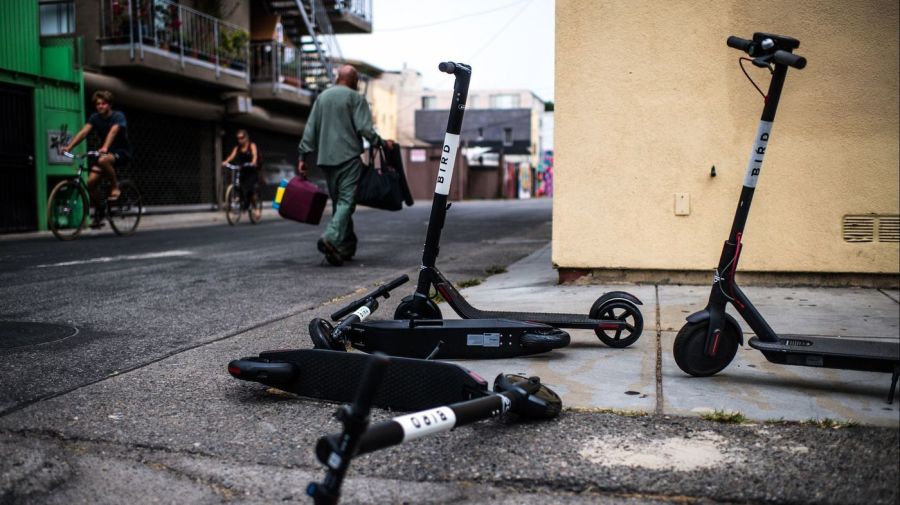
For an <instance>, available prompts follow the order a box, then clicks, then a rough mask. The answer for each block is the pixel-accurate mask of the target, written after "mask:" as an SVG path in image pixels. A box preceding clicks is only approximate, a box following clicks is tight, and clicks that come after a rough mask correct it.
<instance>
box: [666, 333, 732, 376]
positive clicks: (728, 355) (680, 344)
mask: <svg viewBox="0 0 900 505" xmlns="http://www.w3.org/2000/svg"><path fill="white" fill-rule="evenodd" d="M708 328H709V321H702V322H699V323H687V324H685V325H684V326H682V327H681V330H680V331H679V332H678V335H677V336H676V337H675V345H674V346H673V348H672V354H673V355H674V356H675V363H677V364H678V368H680V369H681V370H683V371H684V372H685V373H687V374H690V375H693V376H694V377H708V376H710V375H715V374H717V373H719V372H720V371H722V369H724V368H725V367H727V366H728V364H729V363H731V360H733V359H734V356H735V354H737V349H738V333H737V332H736V331H735V329H734V328H732V326H731V323H730V322H728V323H726V324H725V328H724V329H723V330H722V334H721V336H720V337H719V347H718V349H717V351H716V355H715V356H707V354H706V351H705V349H706V332H707V331H708Z"/></svg>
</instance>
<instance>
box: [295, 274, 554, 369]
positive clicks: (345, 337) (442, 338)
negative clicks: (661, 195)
mask: <svg viewBox="0 0 900 505" xmlns="http://www.w3.org/2000/svg"><path fill="white" fill-rule="evenodd" d="M408 280H409V277H407V276H406V275H403V276H401V277H398V278H397V279H394V280H393V281H391V282H389V283H388V284H385V285H384V286H382V287H380V288H378V289H376V290H374V291H372V292H371V293H368V294H367V295H365V296H363V297H362V298H360V299H358V300H355V301H353V302H351V303H349V304H348V305H347V306H345V307H343V308H341V309H340V310H338V311H336V312H335V313H334V314H332V315H331V319H332V320H334V321H340V322H338V323H337V325H335V326H332V325H331V323H329V322H328V321H326V320H324V319H321V318H316V319H313V320H312V321H310V323H309V335H310V338H311V339H312V341H313V345H315V347H316V348H317V349H330V350H333V351H343V350H346V349H347V348H348V347H354V348H356V349H359V350H361V351H364V352H368V353H373V352H382V353H384V354H389V355H391V356H403V357H410V358H425V359H432V358H434V359H437V358H441V359H488V358H512V357H516V356H527V355H531V354H539V353H543V352H547V351H550V350H553V349H558V348H560V347H565V346H566V345H568V344H569V334H568V333H566V332H565V331H563V330H560V329H559V328H554V327H552V326H548V325H545V324H538V323H529V322H525V321H513V320H505V319H448V320H442V319H421V320H419V319H409V320H405V321H404V320H390V321H371V322H367V321H365V320H366V318H367V317H368V316H369V315H371V314H372V312H374V311H375V310H376V309H377V308H378V299H379V298H387V297H389V296H390V292H391V290H392V289H395V288H396V287H397V286H400V285H401V284H403V283H405V282H406V281H408Z"/></svg>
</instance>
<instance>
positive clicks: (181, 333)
mask: <svg viewBox="0 0 900 505" xmlns="http://www.w3.org/2000/svg"><path fill="white" fill-rule="evenodd" d="M429 210H430V207H429V206H428V205H427V202H426V203H425V204H419V205H417V206H413V207H412V208H408V209H406V210H404V211H402V212H396V213H388V212H378V211H371V210H363V211H361V212H358V213H357V214H356V219H355V224H356V230H357V235H358V237H359V240H360V246H359V251H358V254H357V257H356V258H355V260H354V261H352V262H350V263H348V264H347V265H346V266H344V267H340V268H335V267H331V266H329V265H327V264H326V263H325V262H323V260H322V255H321V254H320V253H319V252H318V251H317V250H316V245H315V243H316V239H317V238H318V235H319V234H320V233H321V231H322V229H323V228H324V226H325V225H324V222H325V220H323V224H320V225H319V226H318V227H314V226H309V225H302V224H298V223H293V222H290V221H286V220H282V219H280V218H278V217H275V216H271V217H270V216H267V218H266V219H264V220H263V221H262V222H261V223H260V224H258V225H255V226H254V225H250V224H249V222H247V221H246V216H245V220H244V222H243V223H240V224H239V226H237V227H230V226H227V225H222V224H215V225H213V226H195V227H186V228H177V229H156V230H148V231H143V230H139V231H138V233H137V234H135V235H134V236H131V237H127V238H120V237H117V236H115V235H113V234H112V232H111V231H109V230H108V229H107V230H105V231H100V232H97V233H93V234H89V235H86V236H83V237H80V238H78V239H77V240H75V241H73V242H66V243H62V242H58V241H56V239H54V238H53V237H52V236H47V235H43V236H41V237H36V238H27V239H20V240H4V241H0V286H2V288H0V321H19V322H41V323H52V324H59V325H65V326H69V327H74V328H77V334H75V335H74V336H71V337H69V338H66V339H64V340H60V341H54V342H48V343H44V344H41V345H22V346H17V347H15V348H3V347H9V346H11V345H16V344H18V342H7V346H4V345H3V341H2V340H0V384H3V387H2V389H0V414H2V413H5V412H9V411H11V410H15V409H17V408H19V407H21V406H23V405H27V404H29V403H30V402H33V401H35V400H37V399H40V398H46V397H48V396H52V395H55V394H59V393H60V392H65V391H70V390H72V389H73V388H76V387H79V386H81V385H84V384H88V383H91V382H94V381H97V380H99V379H102V378H104V377H108V376H110V375H113V374H117V373H121V372H123V371H127V370H131V369H134V368H137V367H140V366H142V365H145V364H147V363H151V362H153V361H155V360H158V359H161V358H164V357H166V356H170V355H172V354H173V353H177V352H180V351H183V350H185V349H189V348H191V347H195V346H197V345H202V344H204V343H208V342H212V341H215V340H218V339H222V338H227V337H229V336H233V335H237V334H240V333H243V332H245V331H247V330H248V329H250V328H255V327H258V326H260V325H264V324H267V323H271V322H273V321H278V320H281V319H284V318H285V317H287V316H290V315H293V314H297V313H299V312H301V311H304V310H309V309H311V308H314V307H317V306H320V305H322V304H323V303H324V302H327V301H328V300H331V299H333V298H336V297H341V296H344V295H347V294H349V293H353V292H354V291H356V290H357V289H360V288H372V287H373V286H374V285H375V284H376V283H380V282H383V281H385V280H388V279H392V278H395V277H396V276H398V275H400V274H401V273H409V274H411V275H412V274H414V273H415V271H416V267H417V266H418V265H419V264H420V263H421V257H422V244H423V243H424V236H425V227H426V224H427V220H428V212H429ZM326 219H327V217H326ZM549 221H550V205H549V202H548V201H538V200H535V201H533V202H525V203H524V204H516V205H509V204H504V203H503V202H483V203H477V202H476V203H470V204H465V205H457V206H455V207H453V208H452V210H451V212H450V218H449V219H448V222H447V225H446V228H445V230H444V233H443V243H442V245H443V248H442V250H443V253H442V256H441V258H440V263H439V265H440V267H441V268H442V270H444V271H445V273H446V274H447V275H448V277H450V278H451V279H456V280H458V281H462V280H465V279H471V278H476V277H484V276H486V275H487V274H486V273H485V269H486V268H488V267H490V266H492V265H505V264H509V263H510V262H511V261H513V260H515V259H518V258H521V257H523V256H525V255H526V254H528V253H530V252H531V251H533V250H534V249H536V248H537V247H539V246H540V245H542V244H544V243H546V242H547V240H549V236H550V224H549ZM499 223H502V225H499ZM486 237H487V238H486ZM412 290H413V286H412V284H411V283H410V284H408V285H406V286H403V287H401V288H399V291H400V292H401V293H403V292H405V293H409V292H412ZM28 342H31V341H29V340H26V341H25V342H24V343H26V344H27V343H28Z"/></svg>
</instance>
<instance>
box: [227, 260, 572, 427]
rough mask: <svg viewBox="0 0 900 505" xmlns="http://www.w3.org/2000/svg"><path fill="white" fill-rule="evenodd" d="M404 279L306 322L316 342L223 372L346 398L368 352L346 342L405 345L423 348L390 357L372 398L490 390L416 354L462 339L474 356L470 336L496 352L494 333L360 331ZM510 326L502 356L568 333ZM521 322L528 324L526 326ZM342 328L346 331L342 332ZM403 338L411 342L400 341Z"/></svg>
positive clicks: (406, 400) (465, 373)
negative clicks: (334, 322) (348, 349)
mask: <svg viewBox="0 0 900 505" xmlns="http://www.w3.org/2000/svg"><path fill="white" fill-rule="evenodd" d="M408 280H409V277H407V276H405V275H404V276H401V277H399V278H397V279H395V280H393V281H391V282H390V283H388V284H385V285H384V286H381V287H379V288H377V289H375V290H374V291H372V292H370V293H368V294H366V295H365V296H363V297H362V298H360V299H358V300H355V301H353V302H351V303H349V304H348V305H347V306H346V307H343V308H342V309H340V310H338V311H337V312H335V313H334V314H332V317H334V318H335V319H338V318H341V317H343V320H342V321H341V322H340V323H338V324H337V326H336V327H332V326H331V324H330V323H328V321H325V320H324V319H314V320H313V321H311V322H310V336H311V337H312V340H313V343H314V344H315V346H316V347H317V349H294V350H281V351H267V352H263V353H261V354H260V355H259V356H255V357H247V358H241V359H236V360H232V361H231V362H230V363H228V373H230V374H231V375H232V376H233V377H235V378H237V379H241V380H246V381H252V382H259V383H262V384H265V385H267V386H271V387H274V388H278V389H281V390H282V391H288V392H291V393H295V394H297V395H300V396H305V397H309V398H318V399H321V400H329V401H337V402H348V401H351V400H352V399H353V398H354V394H355V393H356V391H357V389H359V387H360V373H361V371H362V370H363V369H364V367H365V366H366V363H368V362H369V360H370V356H369V355H368V354H362V353H355V352H346V346H347V345H348V344H350V345H353V346H355V347H358V348H360V349H362V350H365V351H368V352H376V351H379V350H385V351H392V350H395V351H397V352H398V354H404V352H405V353H406V354H410V353H409V349H413V350H418V349H422V350H423V352H422V354H421V355H420V356H415V357H414V358H405V357H392V358H391V362H392V365H391V367H390V370H389V371H388V372H387V374H386V376H385V377H384V387H382V388H380V389H378V391H377V394H375V398H374V400H373V405H375V406H377V407H381V408H387V409H395V410H401V411H410V410H420V409H427V408H432V407H436V406H438V405H446V404H450V403H456V402H461V401H465V400H469V399H472V398H480V397H482V396H484V395H486V394H488V392H487V381H485V380H484V379H482V378H481V377H479V376H478V374H476V373H474V372H472V371H470V370H467V369H465V368H463V367H461V366H459V365H455V364H453V363H446V362H443V361H434V360H431V359H415V358H418V357H422V356H425V355H426V354H429V353H428V352H426V351H425V349H428V351H430V355H429V356H428V357H429V358H434V357H444V356H445V352H446V351H448V350H450V349H452V348H453V347H454V345H461V344H460V342H462V343H471V344H473V345H469V346H467V348H466V355H468V356H472V355H473V354H476V353H477V351H473V349H477V348H478V347H479V346H475V345H474V344H475V343H476V342H475V341H476V340H477V341H478V342H477V343H479V344H480V347H482V348H484V349H486V352H487V353H492V352H496V351H492V349H495V348H496V347H499V344H498V345H497V346H492V345H485V341H488V340H491V339H492V335H495V334H487V335H485V334H481V335H479V334H478V333H477V330H476V329H473V330H472V334H471V335H467V334H466V333H465V332H464V328H463V329H460V327H457V329H456V330H454V331H453V332H451V333H450V334H449V335H447V334H441V333H435V332H434V330H431V331H426V332H424V333H421V332H420V330H419V329H417V328H419V327H416V326H413V327H411V329H408V330H403V331H401V332H399V333H398V332H397V331H396V329H395V330H393V331H391V332H388V333H386V334H381V333H377V332H373V331H369V330H366V327H365V323H363V321H364V320H365V318H366V317H368V315H369V314H371V313H372V312H374V311H375V310H376V309H377V308H378V298H387V297H389V296H390V291H391V290H392V289H394V288H396V287H397V286H399V285H401V284H403V283H404V282H406V281H408ZM421 322H424V321H421ZM439 322H440V321H439ZM457 322H460V321H457ZM388 323H402V322H401V321H388ZM443 323H451V324H450V326H453V324H452V323H453V322H452V321H443ZM501 323H503V322H502V321H501ZM515 325H519V326H515ZM508 326H509V327H513V329H514V330H515V331H514V332H511V333H513V334H514V335H515V338H513V337H511V336H510V334H509V333H506V334H504V335H505V337H503V338H500V337H498V339H497V341H498V342H500V341H503V342H506V343H509V344H511V343H512V342H515V343H516V344H517V348H516V349H511V348H512V347H513V346H512V345H506V347H507V348H510V349H509V350H504V351H501V352H502V353H504V354H507V355H509V354H511V353H518V355H522V354H527V353H534V352H545V351H549V350H550V349H553V348H555V347H562V346H565V345H567V344H568V343H569V335H568V334H567V333H565V332H564V331H562V330H559V329H557V328H553V327H550V326H543V325H530V326H528V323H522V322H519V321H511V322H508ZM524 328H528V330H529V331H524ZM491 331H496V329H493V330H491ZM540 332H543V333H540ZM346 335H349V337H345V336H346ZM442 335H443V337H442ZM429 337H430V338H429ZM469 337H471V338H469ZM435 338H444V339H446V340H447V341H448V342H450V345H448V346H444V345H443V342H442V341H440V340H437V345H435V344H434V342H435ZM460 339H462V340H460ZM467 341H468V342H467ZM422 342H430V343H429V344H428V345H434V347H436V349H429V348H428V346H425V347H416V346H417V345H421V343H422ZM398 343H399V345H398ZM379 344H382V345H379ZM405 345H408V346H409V347H408V348H406V347H404V346H405ZM446 354H448V355H453V353H446Z"/></svg>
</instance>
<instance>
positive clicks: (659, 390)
mask: <svg viewBox="0 0 900 505" xmlns="http://www.w3.org/2000/svg"><path fill="white" fill-rule="evenodd" d="M653 291H654V293H655V295H656V415H662V414H663V406H664V401H665V399H664V398H663V383H662V321H661V320H660V311H659V284H654V285H653Z"/></svg>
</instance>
